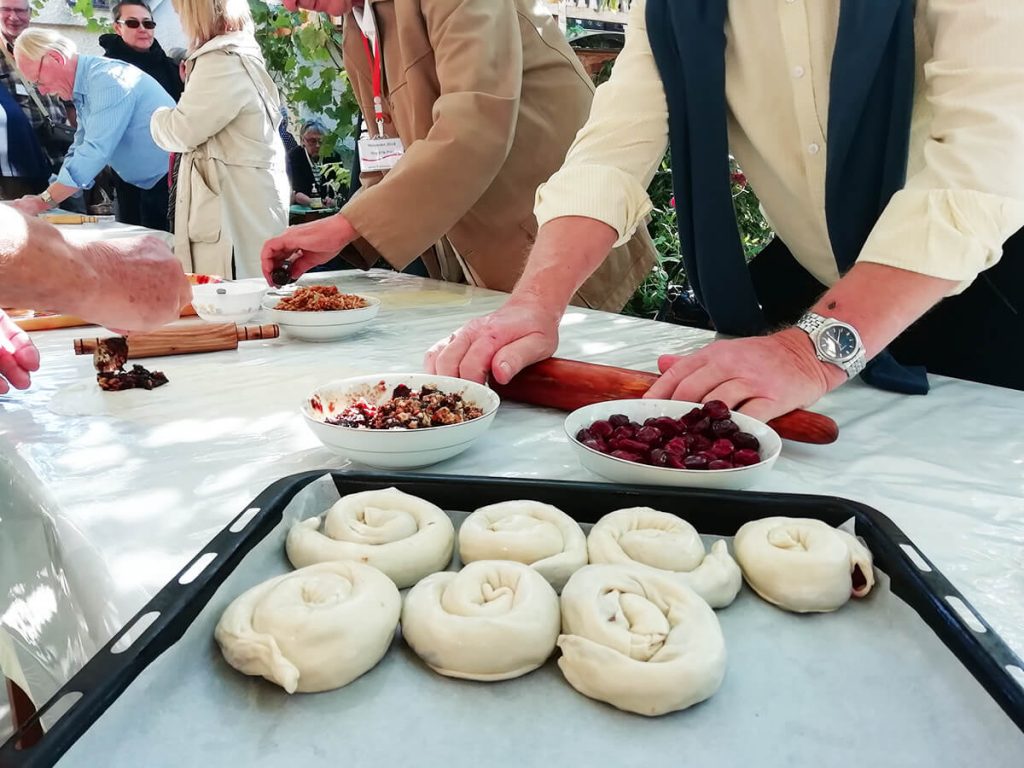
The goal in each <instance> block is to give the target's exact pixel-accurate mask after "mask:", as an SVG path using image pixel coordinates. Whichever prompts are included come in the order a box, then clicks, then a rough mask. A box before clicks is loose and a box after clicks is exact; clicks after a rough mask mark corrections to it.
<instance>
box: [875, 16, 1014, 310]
mask: <svg viewBox="0 0 1024 768" xmlns="http://www.w3.org/2000/svg"><path fill="white" fill-rule="evenodd" d="M926 22H927V26H928V32H929V34H930V37H931V39H932V43H933V55H932V57H931V59H930V60H929V61H928V62H927V63H926V64H925V82H924V98H926V99H927V100H928V105H929V107H930V108H931V110H932V112H933V117H932V119H931V121H930V123H929V124H928V125H927V130H928V134H927V135H926V136H925V137H924V145H923V147H924V153H923V165H922V166H921V167H920V168H918V169H912V174H911V176H910V177H909V178H908V180H907V183H906V186H905V187H904V189H903V190H901V191H900V192H898V193H896V194H895V195H894V196H893V198H892V199H891V200H890V202H889V205H888V206H887V207H886V209H885V211H884V212H883V213H882V216H881V218H880V219H879V220H878V222H877V224H876V225H875V228H874V230H873V231H872V233H871V236H870V237H869V238H868V241H867V243H865V246H864V248H863V250H862V251H861V255H860V261H867V262H874V263H878V264H886V265H889V266H893V267H899V268H902V269H907V270H910V271H913V272H918V273H921V274H926V275H930V276H932V277H940V278H944V279H946V280H953V281H956V282H957V283H958V285H957V287H956V288H955V289H954V290H953V291H952V293H958V292H960V291H962V290H963V289H964V288H966V287H967V286H968V285H970V283H971V282H972V281H973V280H974V279H975V278H976V277H977V275H978V274H979V273H980V272H982V271H983V270H985V269H988V268H989V267H991V266H992V265H993V264H995V263H996V262H998V261H999V259H1000V257H1001V255H1002V248H1003V244H1004V242H1005V241H1006V240H1007V238H1009V237H1010V236H1011V235H1013V234H1014V233H1015V232H1016V231H1017V230H1019V229H1021V228H1022V227H1024V95H1022V90H1021V89H1022V86H1024V46H1022V43H1021V41H1022V39H1024V2H1021V0H930V2H928V4H927V18H926ZM915 138H916V137H915Z"/></svg>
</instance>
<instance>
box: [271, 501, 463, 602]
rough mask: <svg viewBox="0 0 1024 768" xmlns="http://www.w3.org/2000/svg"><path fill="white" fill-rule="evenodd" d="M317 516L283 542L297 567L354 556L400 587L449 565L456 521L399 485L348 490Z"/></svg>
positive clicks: (295, 528)
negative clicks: (321, 514) (322, 515)
mask: <svg viewBox="0 0 1024 768" xmlns="http://www.w3.org/2000/svg"><path fill="white" fill-rule="evenodd" d="M320 529H321V519H320V518H319V517H311V518H309V519H308V520H302V521H301V522H298V523H296V524H295V525H293V526H292V528H291V530H290V531H289V532H288V539H287V540H286V542H285V550H286V551H287V552H288V559H289V560H291V561H292V565H294V566H295V567H296V568H302V567H304V566H307V565H312V564H313V563H323V562H331V561H334V560H354V561H356V562H360V563H367V564H368V565H372V566H373V567H374V568H379V569H380V570H382V571H384V573H386V574H387V575H388V576H390V577H391V579H392V580H393V581H394V582H395V584H397V585H398V587H399V589H404V588H405V587H411V586H412V585H413V584H415V583H416V582H417V581H419V580H420V579H422V578H423V577H424V576H426V575H427V574H429V573H434V572H435V571H440V570H443V569H445V568H447V567H448V564H449V563H450V562H451V560H452V550H453V549H454V548H455V526H453V525H452V521H451V518H449V517H448V515H446V514H445V513H444V510H442V509H441V508H440V507H437V506H435V505H433V504H431V503H430V502H429V501H425V500H423V499H420V498H418V497H416V496H410V495H409V494H408V493H403V492H402V491H400V490H398V489H397V488H386V489H384V490H380V491H363V492H361V493H351V494H349V495H348V496H345V497H343V498H342V499H340V500H339V501H338V502H336V503H335V504H334V506H333V507H331V508H330V509H329V510H327V513H326V514H325V515H324V517H323V531H322V532H321V530H320Z"/></svg>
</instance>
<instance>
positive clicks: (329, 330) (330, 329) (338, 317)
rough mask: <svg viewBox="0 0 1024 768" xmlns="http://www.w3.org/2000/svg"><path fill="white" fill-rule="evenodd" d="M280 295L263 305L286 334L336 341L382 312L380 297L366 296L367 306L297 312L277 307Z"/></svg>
mask: <svg viewBox="0 0 1024 768" xmlns="http://www.w3.org/2000/svg"><path fill="white" fill-rule="evenodd" d="M281 298H282V297H281V296H268V297H267V298H266V299H264V301H263V308H264V309H265V310H266V312H267V314H268V315H269V316H270V320H271V322H274V323H276V324H277V325H279V326H280V327H281V330H282V331H284V333H285V334H287V335H288V336H291V337H292V338H295V339H302V340H303V341H335V340H337V339H342V338H344V337H346V336H351V335H352V334H354V333H358V332H360V331H362V330H364V329H365V328H366V326H367V325H368V324H369V323H370V322H371V321H372V320H373V319H374V318H375V317H376V316H377V314H378V313H379V312H380V299H378V298H375V297H373V296H363V297H362V298H363V299H365V301H366V303H367V306H365V307H361V308H360V309H339V310H332V311H327V312H298V311H295V310H288V309H274V307H275V306H276V305H277V303H278V302H279V301H280V300H281Z"/></svg>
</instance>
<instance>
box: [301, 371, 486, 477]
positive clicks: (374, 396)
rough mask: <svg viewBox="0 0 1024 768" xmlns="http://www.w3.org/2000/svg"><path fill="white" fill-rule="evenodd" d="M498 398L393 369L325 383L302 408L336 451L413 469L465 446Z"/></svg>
mask: <svg viewBox="0 0 1024 768" xmlns="http://www.w3.org/2000/svg"><path fill="white" fill-rule="evenodd" d="M500 402H501V401H500V399H499V398H498V396H497V395H496V394H495V393H494V392H493V391H492V390H491V389H489V388H488V387H485V386H484V385H482V384H477V383H476V382H473V381H467V380H465V379H457V378H452V377H449V376H434V375H430V374H425V373H394V374H384V375H378V376H357V377H353V378H349V379H341V380H339V381H334V382H331V383H329V384H324V385H322V386H320V387H317V388H316V389H315V390H314V391H313V392H312V393H311V394H310V396H309V397H308V398H307V399H306V401H305V402H304V403H303V404H302V412H303V415H304V416H305V418H306V423H307V424H308V425H309V427H310V429H311V430H312V431H313V433H314V434H315V435H316V436H317V438H318V439H319V440H320V442H322V443H323V444H324V445H325V446H327V447H328V448H330V449H332V450H334V451H336V452H337V453H340V454H341V455H343V456H345V457H347V458H349V459H352V460H353V461H358V462H360V463H362V464H366V465H368V466H371V467H377V468H380V469H414V468H416V467H425V466H428V465H430V464H434V463H436V462H438V461H443V460H444V459H448V458H451V457H452V456H456V455H458V454H459V453H462V452H463V451H464V450H466V449H467V448H468V447H469V446H470V444H472V443H473V442H474V441H475V440H477V439H478V438H479V437H480V436H481V435H483V433H484V432H486V431H487V429H488V428H489V427H490V425H491V422H492V421H493V420H494V415H495V414H496V413H497V410H498V405H499V404H500Z"/></svg>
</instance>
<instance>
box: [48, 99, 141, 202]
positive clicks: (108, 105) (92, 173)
mask: <svg viewBox="0 0 1024 768" xmlns="http://www.w3.org/2000/svg"><path fill="white" fill-rule="evenodd" d="M88 99H89V114H88V118H86V119H84V120H83V122H84V123H85V124H84V125H79V128H78V130H77V131H76V132H75V143H74V146H73V148H72V149H73V151H72V153H71V154H70V155H68V156H67V157H66V158H65V160H64V164H63V165H62V166H61V169H60V172H59V173H58V174H57V181H59V182H60V183H61V184H64V185H66V186H69V187H77V188H79V189H89V188H90V187H91V186H92V183H93V180H94V179H95V178H96V176H97V175H99V172H100V171H102V170H103V168H104V167H105V166H106V165H108V164H109V163H110V157H111V155H113V153H114V150H115V149H116V148H117V145H118V144H119V143H120V141H121V137H122V136H123V135H124V132H125V129H126V128H127V127H128V123H129V122H130V120H131V116H132V111H133V110H134V109H135V98H134V96H133V95H132V93H131V91H127V90H124V89H122V88H118V87H115V86H113V85H111V86H104V87H100V86H96V87H94V88H92V89H90V91H89V94H88ZM79 119H80V120H82V116H80V117H79Z"/></svg>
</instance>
